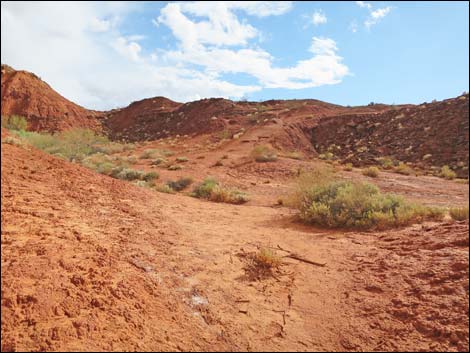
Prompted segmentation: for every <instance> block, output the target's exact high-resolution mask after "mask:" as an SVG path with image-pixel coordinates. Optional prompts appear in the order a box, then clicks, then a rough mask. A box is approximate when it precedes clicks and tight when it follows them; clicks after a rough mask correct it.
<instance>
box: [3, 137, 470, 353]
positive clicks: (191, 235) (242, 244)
mask: <svg viewBox="0 0 470 353" xmlns="http://www.w3.org/2000/svg"><path fill="white" fill-rule="evenodd" d="M1 242H2V351H8V350H236V351H242V350H275V351H282V350H290V351H292V350H299V351H302V350H305V351H308V350H335V351H339V350H356V351H360V350H408V349H409V350H451V351H457V350H467V349H468V291H469V287H468V261H469V259H468V246H469V238H468V222H460V223H459V222H454V223H450V222H443V223H429V224H425V225H417V226H413V227H408V228H406V229H401V230H394V231H385V232H380V233H367V232H363V233H362V232H343V231H336V230H330V231H327V230H322V229H315V228H311V227H306V226H303V225H300V224H298V223H296V222H295V220H294V218H293V213H292V211H291V210H289V209H287V208H284V207H268V206H260V205H244V206H233V205H226V204H216V203H210V202H205V201H201V200H197V199H193V198H190V197H186V196H181V195H167V194H160V193H156V192H153V191H150V190H146V189H143V188H138V187H135V186H133V185H131V184H129V183H126V182H123V181H119V180H114V179H111V178H108V177H105V176H101V175H97V174H95V173H93V172H91V171H89V170H87V169H84V168H82V167H79V166H77V165H74V164H71V163H67V162H64V161H62V160H59V159H56V158H54V157H51V156H48V155H45V154H43V153H41V152H39V151H36V150H32V149H31V150H26V149H23V148H19V147H16V146H11V145H6V144H2V234H1ZM258 246H271V247H275V248H278V247H280V248H282V249H286V250H288V251H289V252H293V253H296V254H299V255H300V256H301V257H302V258H305V259H310V260H312V261H315V262H318V263H324V264H325V266H316V265H312V264H309V263H305V262H301V261H297V260H294V259H292V258H288V257H284V258H283V265H282V266H281V268H280V269H279V270H278V271H276V272H275V273H274V276H271V277H267V278H264V277H259V276H257V275H256V273H255V274H254V273H253V272H252V271H250V263H249V260H248V259H249V255H250V253H252V252H255V251H257V248H258ZM278 252H279V254H280V255H287V252H284V251H282V250H279V251H278Z"/></svg>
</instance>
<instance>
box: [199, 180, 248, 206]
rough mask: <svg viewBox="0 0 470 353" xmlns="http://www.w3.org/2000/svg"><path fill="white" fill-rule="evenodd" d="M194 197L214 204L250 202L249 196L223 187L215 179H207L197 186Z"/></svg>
mask: <svg viewBox="0 0 470 353" xmlns="http://www.w3.org/2000/svg"><path fill="white" fill-rule="evenodd" d="M192 196H194V197H197V198H202V199H207V200H210V201H214V202H225V203H232V204H242V203H245V202H247V201H249V198H248V195H246V194H245V193H243V192H241V191H239V190H236V189H229V188H226V187H223V186H222V185H220V184H219V182H218V181H217V180H215V179H214V178H211V177H209V178H206V179H204V181H203V182H202V183H200V184H199V185H197V186H196V187H195V188H194V190H193V193H192Z"/></svg>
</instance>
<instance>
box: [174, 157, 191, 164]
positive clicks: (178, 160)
mask: <svg viewBox="0 0 470 353" xmlns="http://www.w3.org/2000/svg"><path fill="white" fill-rule="evenodd" d="M175 160H176V161H177V162H178V163H184V162H187V161H189V159H188V157H176V159H175Z"/></svg>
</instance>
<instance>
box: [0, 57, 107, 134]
mask: <svg viewBox="0 0 470 353" xmlns="http://www.w3.org/2000/svg"><path fill="white" fill-rule="evenodd" d="M1 73H2V75H1V84H2V86H1V97H2V116H3V115H13V114H16V115H22V116H24V117H26V118H27V120H28V129H29V130H35V131H61V130H65V129H69V128H73V127H80V128H91V129H100V128H101V123H100V121H99V118H100V116H101V113H100V112H96V111H91V110H87V109H85V108H83V107H81V106H79V105H77V104H75V103H72V102H71V101H69V100H67V99H66V98H64V97H62V96H61V95H60V94H59V93H57V92H56V91H54V90H53V89H52V88H51V87H50V86H49V85H48V84H47V83H46V82H44V81H42V80H41V79H40V78H39V77H38V76H36V75H35V74H33V73H31V72H27V71H17V70H14V69H13V68H11V67H9V66H7V65H2V68H1Z"/></svg>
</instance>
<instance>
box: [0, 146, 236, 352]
mask: <svg viewBox="0 0 470 353" xmlns="http://www.w3.org/2000/svg"><path fill="white" fill-rule="evenodd" d="M1 157H2V158H1V164H2V166H1V167H2V168H1V169H2V180H1V182H2V193H1V199H2V200H1V206H2V207H1V211H2V217H1V223H2V224H1V225H2V227H1V229H2V236H1V239H2V263H1V278H2V344H1V346H2V347H1V350H2V352H5V351H11V352H15V351H20V352H21V351H84V350H85V351H94V350H98V351H113V350H116V351H121V350H122V351H176V350H178V351H181V350H183V351H191V350H192V351H200V350H203V351H206V350H226V349H228V346H227V342H226V340H225V339H224V338H223V337H217V335H216V333H215V332H214V331H212V330H211V329H208V328H207V325H206V324H205V323H204V322H203V320H202V319H201V318H200V317H197V316H196V314H198V313H199V312H198V309H197V306H191V305H187V304H185V301H186V302H188V301H189V303H191V296H190V295H191V293H183V292H181V290H180V289H179V288H180V287H182V286H183V284H182V283H181V282H182V280H181V279H180V277H181V274H179V273H175V269H174V267H172V264H171V262H172V260H174V259H175V258H176V255H175V253H174V250H173V245H172V244H173V243H172V242H173V241H174V240H175V239H177V237H178V234H177V233H176V232H175V230H174V227H173V226H172V225H169V224H168V222H167V221H166V220H165V218H164V217H163V216H162V214H161V208H162V207H164V206H165V205H164V203H163V202H160V201H159V200H158V199H157V198H156V197H155V193H153V192H152V191H149V190H145V189H143V188H139V187H136V186H133V185H131V184H130V183H128V182H124V181H120V180H116V179H112V178H109V177H105V176H102V175H98V174H96V173H93V172H92V171H90V170H87V169H85V168H83V167H80V166H77V165H75V164H73V163H69V162H66V161H63V160H61V159H58V158H54V157H52V156H49V155H46V154H44V153H42V152H40V151H37V150H35V149H33V148H29V149H25V148H22V147H17V146H13V145H9V144H4V143H2V148H1ZM178 276H180V277H178ZM185 296H189V297H188V298H187V297H185Z"/></svg>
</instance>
